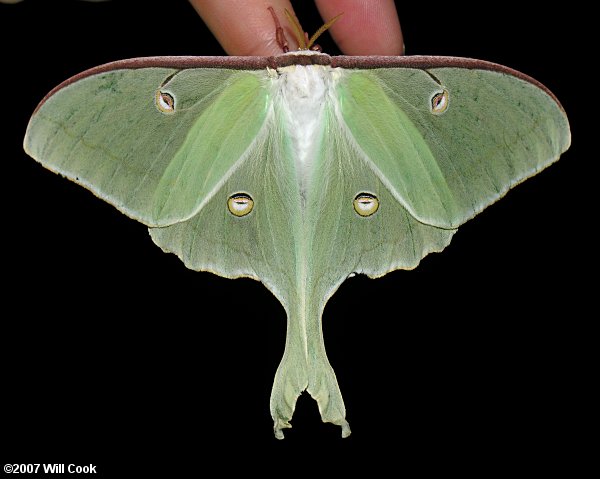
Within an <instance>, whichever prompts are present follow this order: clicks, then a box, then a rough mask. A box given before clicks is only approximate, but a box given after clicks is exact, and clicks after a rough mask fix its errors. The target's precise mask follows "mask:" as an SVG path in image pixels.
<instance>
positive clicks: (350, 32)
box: [317, 0, 404, 55]
mask: <svg viewBox="0 0 600 479" xmlns="http://www.w3.org/2000/svg"><path fill="white" fill-rule="evenodd" d="M317 7H318V9H319V12H320V14H321V17H322V18H323V19H324V20H325V21H326V20H328V19H330V18H333V17H334V16H335V15H337V14H339V13H342V12H343V13H344V14H343V16H342V17H341V18H340V20H339V21H337V22H336V23H335V24H334V25H333V26H332V27H331V29H330V30H331V35H332V36H333V38H334V40H335V42H336V43H337V45H338V46H339V47H340V50H342V52H344V53H345V54H347V55H402V54H403V53H404V42H403V38H402V30H401V28H400V21H399V19H398V13H397V11H396V5H395V3H394V2H393V0H360V1H358V0H317Z"/></svg>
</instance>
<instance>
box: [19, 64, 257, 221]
mask: <svg viewBox="0 0 600 479" xmlns="http://www.w3.org/2000/svg"><path fill="white" fill-rule="evenodd" d="M127 66H128V64H127V63H125V62H121V63H120V64H119V66H118V67H116V68H104V69H101V71H99V72H98V73H92V74H89V73H88V74H83V75H82V78H80V79H76V81H70V82H67V83H66V84H65V85H64V86H60V87H58V88H57V89H55V91H54V92H53V93H51V94H50V95H49V96H48V97H47V98H46V99H45V100H44V101H42V103H41V104H40V106H39V107H38V109H37V110H36V112H35V113H34V115H33V116H32V118H31V120H30V123H29V126H28V129H27V134H26V137H25V150H26V151H27V152H28V153H29V154H30V155H31V156H32V157H33V158H35V159H36V160H37V161H39V162H40V163H42V164H43V165H44V166H45V167H47V168H49V169H51V170H53V171H55V172H57V173H60V174H62V175H64V176H66V177H67V178H69V179H71V180H73V181H76V182H77V183H80V184H82V185H83V186H85V187H86V188H88V189H90V190H92V191H93V192H94V193H95V194H96V195H98V196H99V197H101V198H102V199H104V200H106V201H108V202H109V203H111V204H113V205H114V206H116V207H117V208H118V209H119V210H121V211H122V212H123V213H125V214H127V215H128V216H130V217H132V218H134V219H137V220H139V221H141V222H143V223H145V224H147V225H154V226H158V225H166V224H171V223H174V222H177V221H181V220H182V219H185V218H189V217H190V216H192V215H193V214H194V213H195V212H196V211H198V209H199V208H201V206H202V204H203V203H204V202H206V201H207V200H208V199H209V198H210V197H211V195H212V194H213V193H214V191H215V190H216V188H217V187H218V185H219V184H221V183H222V182H223V181H224V180H225V179H226V178H227V177H228V176H229V175H230V174H231V173H232V172H233V171H234V170H235V168H236V167H237V165H239V164H240V163H241V162H243V160H244V159H245V157H244V152H245V151H247V150H248V147H249V145H250V144H251V143H252V142H253V141H254V139H255V137H256V136H257V133H258V131H259V130H260V128H261V127H262V125H263V123H264V116H265V103H266V96H267V92H266V89H265V88H264V85H263V79H264V77H265V74H264V73H263V72H250V71H239V70H237V71H236V70H233V69H219V68H190V69H176V68H162V67H154V68H152V67H148V68H126V67H127Z"/></svg>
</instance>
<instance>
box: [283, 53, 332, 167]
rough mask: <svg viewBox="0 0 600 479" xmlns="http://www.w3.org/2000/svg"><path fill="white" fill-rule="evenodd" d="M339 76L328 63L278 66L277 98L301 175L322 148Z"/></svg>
mask: <svg viewBox="0 0 600 479" xmlns="http://www.w3.org/2000/svg"><path fill="white" fill-rule="evenodd" d="M294 53H295V54H298V53H299V52H294ZM312 53H313V54H314V52H312ZM337 77H338V74H336V72H335V69H332V68H331V67H330V66H328V65H290V66H286V67H280V68H278V69H277V73H276V76H275V78H274V82H275V84H276V95H275V96H276V98H277V99H276V101H277V103H278V106H279V107H280V108H281V111H282V112H283V117H284V121H285V122H286V125H285V129H286V132H287V133H288V134H289V135H290V139H291V141H292V145H293V148H294V153H295V155H296V163H297V164H296V166H297V168H298V170H299V172H300V176H301V177H304V178H306V177H307V176H308V173H309V171H310V169H311V164H312V160H313V158H314V157H315V155H316V153H317V152H316V148H319V145H320V138H321V134H322V129H323V124H324V123H323V112H324V108H325V106H326V105H330V106H331V103H330V102H332V101H336V100H335V95H333V88H334V86H335V82H336V79H337Z"/></svg>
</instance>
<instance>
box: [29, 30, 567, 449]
mask: <svg viewBox="0 0 600 479" xmlns="http://www.w3.org/2000/svg"><path fill="white" fill-rule="evenodd" d="M312 41H314V38H313V39H311V41H309V42H305V41H303V38H302V37H301V36H299V38H298V43H299V44H300V45H301V49H300V50H299V51H294V52H286V53H283V54H281V55H277V56H271V57H147V58H135V59H129V60H121V61H116V62H112V63H108V64H105V65H101V66H98V67H95V68H92V69H90V70H87V71H84V72H83V73H80V74H78V75H76V76H74V77H72V78H70V79H68V80H66V81H65V82H63V83H62V84H60V85H58V86H57V87H56V88H54V89H53V90H52V91H51V92H50V93H49V94H48V95H47V96H46V97H45V98H44V99H42V101H41V102H40V104H39V105H38V107H37V108H36V110H35V111H34V113H33V115H32V117H31V120H30V123H29V125H28V128H27V132H26V136H25V141H24V147H25V150H26V151H27V153H28V154H29V155H31V156H32V157H33V158H34V159H36V160H37V161H39V162H40V163H41V164H42V165H43V166H45V167H46V168H48V169H50V170H52V171H54V172H56V173H59V174H61V175H63V176H65V177H67V178H68V179H70V180H72V181H75V182H76V183H79V184H80V185H82V186H84V187H86V188H88V189H89V190H91V191H92V192H93V193H94V194H95V195H97V196H99V197H100V198H102V199H104V200H105V201H107V202H109V203H110V204H112V205H113V206H115V207H116V208H117V209H118V210H119V211H121V212H123V213H124V214H126V215H127V216H129V217H131V218H133V219H135V220H137V221H140V222H141V223H143V224H145V225H147V226H148V228H149V232H150V236H151V238H152V240H153V241H154V242H155V243H156V244H157V245H158V246H159V247H160V248H162V249H163V250H164V251H165V252H170V253H174V254H176V255H177V256H178V257H179V258H180V259H181V260H182V261H183V263H184V264H185V265H186V266H187V267H188V268H190V269H193V270H198V271H210V272H213V273H215V274H218V275H221V276H224V277H227V278H239V277H249V278H253V279H256V280H258V281H261V282H262V283H263V284H264V285H265V286H266V287H267V288H268V289H269V290H270V291H271V292H272V293H273V294H274V295H275V297H276V298H277V299H278V300H279V301H280V302H281V304H282V305H283V307H284V309H285V311H286V313H287V337H286V343H285V351H284V354H283V358H282V360H281V363H280V364H279V367H278V369H277V371H276V374H275V379H274V384H273V389H272V392H271V398H270V411H271V416H272V418H273V422H274V426H273V427H274V433H275V436H276V437H277V438H283V429H285V428H288V427H291V426H290V421H291V419H292V416H293V413H294V408H295V404H296V400H297V398H298V397H299V395H300V394H301V393H302V392H303V391H307V392H308V393H309V394H310V395H311V396H312V397H313V398H314V399H315V400H316V401H317V405H318V407H319V411H320V414H321V418H322V420H323V421H325V422H330V423H333V424H336V425H338V426H340V427H341V429H342V436H343V437H346V436H348V435H349V434H350V427H349V425H348V422H347V420H346V410H345V406H344V401H343V399H342V395H341V392H340V389H339V386H338V383H337V379H336V376H335V373H334V371H333V369H332V367H331V365H330V364H329V360H328V358H327V355H326V352H325V346H324V342H323V335H322V327H321V318H322V312H323V309H324V307H325V304H326V302H327V300H328V299H329V298H330V297H331V296H332V295H333V294H334V292H335V291H336V290H337V289H338V288H339V286H340V285H341V284H342V282H343V281H344V280H345V279H347V278H348V277H350V276H352V275H354V274H365V275H368V276H369V277H372V278H376V277H380V276H382V275H385V274H386V273H388V272H390V271H393V270H396V269H412V268H415V267H416V266H417V265H418V264H419V262H420V260H421V259H422V258H423V257H424V256H426V255H427V254H429V253H431V252H439V251H441V250H443V249H444V248H445V247H446V246H447V245H448V244H449V243H450V240H451V239H452V236H453V235H454V233H455V232H456V230H457V228H458V227H459V226H460V225H462V224H463V223H464V222H466V221H467V220H469V219H470V218H473V217H474V216H475V215H477V214H478V213H479V212H481V211H482V210H483V209H484V208H486V207H487V206H489V205H490V204H492V203H494V202H495V201H496V200H498V199H499V198H501V197H502V196H503V195H504V194H505V193H506V192H507V191H508V190H509V189H510V188H512V187H513V186H515V185H516V184H518V183H519V182H521V181H523V180H525V179H527V178H528V177H530V176H532V175H534V174H536V173H537V172H539V171H540V170H542V169H543V168H545V167H547V166H548V165H550V164H551V163H553V162H554V161H556V160H557V159H558V158H559V156H560V155H561V154H562V153H563V152H564V151H565V150H567V148H568V147H569V144H570V132H569V124H568V120H567V117H566V114H565V112H564V110H563V108H562V107H561V105H560V103H559V102H558V100H557V99H556V98H555V97H554V95H553V94H552V93H551V92H550V91H549V90H548V89H547V88H545V87H544V86H543V85H542V84H540V83H539V82H537V81H536V80H534V79H532V78H530V77H528V76H527V75H524V74H522V73H520V72H517V71H515V70H512V69H510V68H507V67H504V66H501V65H497V64H494V63H490V62H486V61H481V60H473V59H467V58H453V57H431V56H405V57H352V56H329V55H327V54H324V53H320V52H318V51H312V50H311V49H310V47H311V45H310V44H311V43H312Z"/></svg>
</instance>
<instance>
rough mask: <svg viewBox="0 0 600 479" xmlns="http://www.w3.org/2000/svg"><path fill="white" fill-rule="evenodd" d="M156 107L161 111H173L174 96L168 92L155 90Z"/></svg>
mask: <svg viewBox="0 0 600 479" xmlns="http://www.w3.org/2000/svg"><path fill="white" fill-rule="evenodd" d="M156 108H158V110H159V111H162V112H163V113H175V98H173V95H171V94H170V93H165V92H163V91H160V90H158V91H157V92H156Z"/></svg>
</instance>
